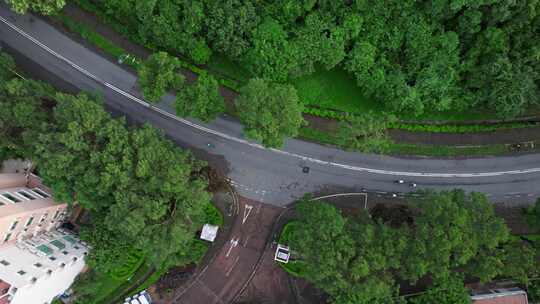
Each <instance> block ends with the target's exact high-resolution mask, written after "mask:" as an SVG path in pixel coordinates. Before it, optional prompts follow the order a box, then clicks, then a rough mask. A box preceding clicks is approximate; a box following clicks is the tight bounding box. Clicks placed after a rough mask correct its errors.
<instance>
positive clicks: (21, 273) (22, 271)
mask: <svg viewBox="0 0 540 304" xmlns="http://www.w3.org/2000/svg"><path fill="white" fill-rule="evenodd" d="M17 273H18V274H19V275H25V274H26V271H24V270H19V271H17Z"/></svg>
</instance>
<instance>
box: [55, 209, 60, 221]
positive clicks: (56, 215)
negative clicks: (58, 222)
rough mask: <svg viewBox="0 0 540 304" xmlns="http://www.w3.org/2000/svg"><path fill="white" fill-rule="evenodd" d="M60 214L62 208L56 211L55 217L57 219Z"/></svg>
mask: <svg viewBox="0 0 540 304" xmlns="http://www.w3.org/2000/svg"><path fill="white" fill-rule="evenodd" d="M58 214H60V210H56V212H55V213H54V216H53V219H56V218H57V217H58Z"/></svg>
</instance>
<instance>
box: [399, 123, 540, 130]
mask: <svg viewBox="0 0 540 304" xmlns="http://www.w3.org/2000/svg"><path fill="white" fill-rule="evenodd" d="M537 126H540V123H538V122H517V123H497V124H474V125H433V124H413V123H410V124H409V123H401V122H396V123H392V124H390V126H389V127H390V128H391V129H400V130H406V131H411V132H432V133H473V132H491V131H498V130H508V129H521V128H530V127H537Z"/></svg>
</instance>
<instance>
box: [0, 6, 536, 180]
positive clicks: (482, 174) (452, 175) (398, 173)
mask: <svg viewBox="0 0 540 304" xmlns="http://www.w3.org/2000/svg"><path fill="white" fill-rule="evenodd" d="M0 21H2V22H3V23H4V24H6V25H7V26H9V27H10V28H11V29H13V30H15V31H16V32H17V33H19V34H20V35H22V36H24V37H25V38H27V39H29V40H30V41H32V42H33V43H35V44H36V45H38V46H39V47H41V48H42V49H44V50H45V51H47V52H48V53H50V54H52V55H53V56H55V57H56V58H58V59H60V60H62V61H64V62H65V63H67V64H68V65H70V66H71V67H73V68H74V69H76V70H77V71H79V72H81V73H82V74H84V75H86V76H87V77H89V78H91V79H93V80H95V81H96V82H98V83H101V84H103V85H104V86H106V87H108V88H110V89H111V90H113V91H115V92H116V93H118V94H120V95H122V96H124V97H126V98H128V99H130V100H133V101H135V102H137V103H139V104H142V105H144V106H146V107H149V108H150V109H152V110H154V111H156V112H158V113H160V114H162V115H164V116H167V117H169V118H172V119H174V120H176V121H178V122H181V123H183V124H186V125H188V126H190V127H193V128H195V129H197V130H200V131H204V132H206V133H209V134H213V135H216V136H219V137H221V138H225V139H228V140H231V141H235V142H238V143H241V144H245V145H249V146H251V147H254V148H258V149H263V150H270V151H273V152H276V153H280V154H283V155H287V156H291V157H295V158H299V159H301V160H302V161H305V162H312V163H315V164H319V165H324V166H333V167H338V168H342V169H348V170H352V171H359V172H368V173H374V174H382V175H394V176H410V177H439V178H466V177H493V176H501V175H515V174H528V173H538V172H540V168H529V169H521V170H511V171H495V172H471V173H437V172H407V171H391V170H382V169H373V168H366V167H357V166H352V165H346V164H341V163H335V162H330V161H324V160H320V159H317V158H313V157H309V156H305V155H301V154H296V153H292V152H287V151H283V150H279V149H274V148H270V149H267V148H265V147H264V146H262V145H260V144H257V143H252V142H249V141H247V140H245V139H241V138H237V137H234V136H231V135H228V134H225V133H222V132H219V131H216V130H213V129H210V128H207V127H204V126H201V125H198V124H196V123H193V122H191V121H188V120H186V119H183V118H180V117H177V116H176V115H173V114H171V113H169V112H166V111H164V110H162V109H159V108H156V107H154V106H151V105H150V104H149V103H148V102H145V101H143V100H142V99H140V98H137V97H135V96H133V95H131V94H129V93H127V92H124V91H122V90H121V89H119V88H117V87H115V86H114V85H112V84H110V83H108V82H106V81H104V80H101V79H100V78H98V77H97V76H95V75H93V74H91V73H90V72H88V71H86V70H85V69H83V68H81V67H80V66H78V65H76V64H75V63H73V62H72V61H70V60H69V59H67V58H65V57H64V56H62V55H60V54H58V53H56V52H55V51H53V50H52V49H50V48H49V47H47V46H46V45H44V44H43V43H41V42H40V41H38V40H37V39H35V38H34V37H32V36H30V35H29V34H27V33H26V32H24V31H23V30H21V29H20V28H18V27H17V26H15V25H14V24H12V23H11V22H9V21H7V20H6V19H5V18H3V17H1V16H0Z"/></svg>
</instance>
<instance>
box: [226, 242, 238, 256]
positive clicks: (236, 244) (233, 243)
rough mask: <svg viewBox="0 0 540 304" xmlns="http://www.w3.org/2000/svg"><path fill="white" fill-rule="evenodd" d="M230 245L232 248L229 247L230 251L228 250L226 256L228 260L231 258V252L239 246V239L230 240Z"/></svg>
mask: <svg viewBox="0 0 540 304" xmlns="http://www.w3.org/2000/svg"><path fill="white" fill-rule="evenodd" d="M229 243H230V244H231V246H230V247H229V250H227V253H226V254H225V257H226V258H228V257H229V255H230V254H231V251H232V250H233V248H234V247H236V246H238V239H237V238H233V239H230V240H229Z"/></svg>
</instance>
